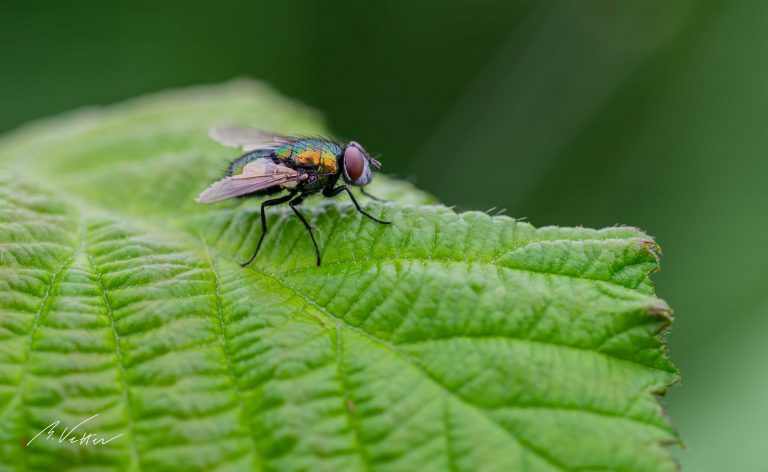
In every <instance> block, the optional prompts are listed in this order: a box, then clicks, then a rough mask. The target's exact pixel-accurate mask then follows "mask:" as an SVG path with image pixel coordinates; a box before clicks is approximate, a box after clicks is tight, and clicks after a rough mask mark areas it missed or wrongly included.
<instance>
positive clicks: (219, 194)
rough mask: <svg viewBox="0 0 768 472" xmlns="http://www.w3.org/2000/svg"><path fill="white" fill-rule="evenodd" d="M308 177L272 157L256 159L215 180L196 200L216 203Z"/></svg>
mask: <svg viewBox="0 0 768 472" xmlns="http://www.w3.org/2000/svg"><path fill="white" fill-rule="evenodd" d="M306 178H307V175H306V174H305V173H303V172H300V171H298V170H296V169H292V168H290V167H288V166H284V165H282V164H277V163H275V162H273V161H272V160H271V159H267V158H264V159H256V160H255V161H253V162H250V163H248V164H247V165H246V166H245V167H244V168H243V172H242V173H241V174H237V175H233V176H230V177H224V178H223V179H221V180H219V181H218V182H214V183H213V185H211V186H210V187H208V188H207V189H205V190H204V191H203V192H202V193H201V194H200V195H199V196H198V197H197V198H196V199H195V201H196V202H197V203H216V202H220V201H222V200H227V199H229V198H235V197H240V196H243V195H247V194H249V193H253V192H257V191H259V190H264V189H266V188H269V187H274V186H276V185H282V186H283V187H289V188H290V187H293V186H295V185H296V184H297V183H299V182H301V181H302V180H304V179H306Z"/></svg>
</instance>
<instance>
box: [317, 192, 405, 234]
mask: <svg viewBox="0 0 768 472" xmlns="http://www.w3.org/2000/svg"><path fill="white" fill-rule="evenodd" d="M344 191H346V192H347V194H348V195H349V198H351V199H352V203H354V204H355V208H357V211H358V212H360V213H362V214H363V215H365V216H367V217H368V218H370V219H372V220H373V221H375V222H377V223H381V224H383V225H389V224H392V222H391V221H382V220H380V219H378V218H376V217H375V216H372V215H369V214H368V213H366V212H365V210H363V209H362V208H360V204H359V203H357V200H355V196H354V195H353V194H352V191H351V190H349V187H347V186H346V185H340V186H338V187H336V188H325V189H324V190H323V196H325V197H335V196H336V195H338V194H340V193H341V192H344Z"/></svg>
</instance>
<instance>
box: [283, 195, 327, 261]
mask: <svg viewBox="0 0 768 472" xmlns="http://www.w3.org/2000/svg"><path fill="white" fill-rule="evenodd" d="M303 201H304V195H299V196H298V197H296V198H294V199H293V200H291V201H290V202H288V206H289V207H291V210H293V212H294V213H296V216H298V217H299V219H300V220H301V222H302V223H304V227H305V228H307V231H309V237H310V238H312V244H314V245H315V255H316V256H317V266H318V267H320V249H319V248H318V247H317V241H315V235H314V234H313V233H312V228H311V227H310V226H309V223H307V220H306V219H305V218H304V215H302V214H301V212H300V211H299V209H298V208H296V207H297V206H299V205H301V202H303Z"/></svg>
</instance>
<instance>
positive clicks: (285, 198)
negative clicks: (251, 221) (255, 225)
mask: <svg viewBox="0 0 768 472" xmlns="http://www.w3.org/2000/svg"><path fill="white" fill-rule="evenodd" d="M294 195H296V192H291V193H289V194H288V195H283V196H282V197H280V198H273V199H272V200H265V201H264V202H263V203H262V204H261V236H260V237H259V243H258V244H257V245H256V250H255V251H253V255H251V257H250V259H248V260H247V261H245V262H243V263H242V264H240V265H241V266H243V267H245V266H247V265H248V264H250V263H251V262H253V260H254V259H256V254H258V253H259V249H261V243H262V242H264V236H266V235H267V214H266V213H265V212H264V210H265V209H266V208H267V207H271V206H275V205H279V204H281V203H285V202H287V201H288V200H290V199H291V198H293V196H294ZM294 211H295V210H294Z"/></svg>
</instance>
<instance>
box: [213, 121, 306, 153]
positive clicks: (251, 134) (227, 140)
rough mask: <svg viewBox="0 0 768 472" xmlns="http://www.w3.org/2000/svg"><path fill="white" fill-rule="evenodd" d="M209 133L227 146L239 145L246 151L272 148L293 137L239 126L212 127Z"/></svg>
mask: <svg viewBox="0 0 768 472" xmlns="http://www.w3.org/2000/svg"><path fill="white" fill-rule="evenodd" d="M208 134H210V136H211V138H213V139H214V140H216V141H218V142H220V143H221V144H223V145H225V146H230V147H239V148H242V149H243V150H244V151H254V150H256V149H264V148H271V147H275V146H278V145H280V144H285V143H288V142H290V141H291V138H289V137H287V136H282V135H279V134H274V133H270V132H268V131H262V130H260V129H254V128H239V127H237V126H224V127H221V128H211V130H210V132H209V133H208Z"/></svg>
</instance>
